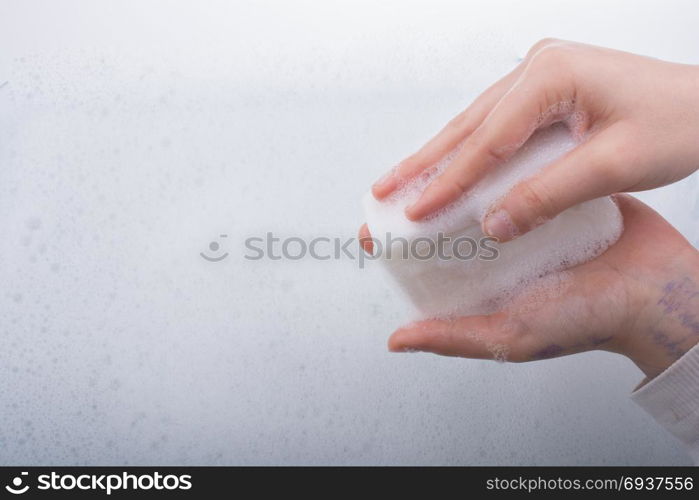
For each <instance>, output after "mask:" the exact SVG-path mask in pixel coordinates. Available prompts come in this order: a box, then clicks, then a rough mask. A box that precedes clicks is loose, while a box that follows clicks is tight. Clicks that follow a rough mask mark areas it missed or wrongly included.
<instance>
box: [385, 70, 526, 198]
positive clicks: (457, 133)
mask: <svg viewBox="0 0 699 500" xmlns="http://www.w3.org/2000/svg"><path fill="white" fill-rule="evenodd" d="M523 67H524V63H520V64H519V65H518V66H517V67H516V68H515V69H514V70H512V71H511V72H510V73H509V74H507V75H506V76H504V77H503V78H501V79H500V80H499V81H497V82H496V83H495V84H493V85H492V86H490V87H489V88H488V89H487V90H486V91H485V92H483V93H482V94H481V95H480V96H479V97H478V98H477V99H476V100H475V101H473V103H472V104H471V105H470V106H469V107H468V108H466V110H464V111H462V112H461V113H459V114H458V115H457V116H456V117H454V118H453V119H452V120H451V121H450V122H449V123H448V124H447V125H446V126H445V127H444V128H443V129H442V130H441V131H440V132H439V133H438V134H437V135H436V136H434V137H433V138H432V139H430V140H429V141H428V142H427V143H426V144H425V145H424V146H423V147H422V148H420V150H419V151H417V152H416V153H415V154H413V155H411V156H409V157H408V158H406V159H405V160H403V161H402V162H400V163H399V164H398V165H397V166H396V167H394V168H393V169H392V170H391V171H389V172H388V173H387V174H386V175H384V176H383V177H382V178H381V179H379V180H378V181H376V182H375V183H374V185H373V186H372V188H371V192H372V194H373V195H374V197H375V198H376V199H377V200H381V199H383V198H386V197H387V196H389V195H390V194H391V193H392V192H393V191H395V190H396V189H397V188H398V187H399V186H401V185H403V184H404V183H405V182H407V181H409V180H410V179H412V178H413V177H415V176H417V175H418V174H420V173H421V172H423V171H424V170H425V169H426V168H428V167H430V166H432V165H434V164H435V163H437V162H438V161H439V160H441V159H442V158H443V157H444V156H445V155H446V154H447V153H449V152H450V151H451V150H453V149H454V148H455V147H456V146H457V145H458V144H459V142H461V141H462V140H463V139H464V138H465V137H467V136H468V135H469V134H470V133H471V132H473V131H474V130H475V129H476V128H477V127H478V126H479V125H480V124H481V123H482V122H483V120H484V119H485V117H486V116H487V115H488V113H489V112H490V110H491V109H492V108H493V106H495V104H497V102H498V101H499V100H500V98H502V96H503V95H504V94H505V92H507V91H508V90H509V88H510V87H511V86H512V84H513V83H514V82H515V81H516V80H517V78H518V77H519V75H520V73H521V72H522V71H523Z"/></svg>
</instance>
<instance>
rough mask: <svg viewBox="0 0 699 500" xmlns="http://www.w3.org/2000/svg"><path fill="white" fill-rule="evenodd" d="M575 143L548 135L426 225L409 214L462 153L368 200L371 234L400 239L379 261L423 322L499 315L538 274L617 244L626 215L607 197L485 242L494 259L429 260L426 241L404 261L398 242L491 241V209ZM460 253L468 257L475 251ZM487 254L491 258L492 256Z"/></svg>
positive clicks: (558, 131)
mask: <svg viewBox="0 0 699 500" xmlns="http://www.w3.org/2000/svg"><path fill="white" fill-rule="evenodd" d="M574 146H575V142H574V140H573V139H572V137H571V136H570V134H569V132H568V130H567V129H566V128H565V127H564V126H562V125H554V126H553V127H550V128H548V129H545V130H541V131H539V132H537V133H535V134H534V135H533V136H532V137H531V138H530V139H529V141H527V143H526V144H525V145H524V146H523V147H522V148H521V150H520V151H519V152H518V153H517V154H516V155H515V156H514V157H513V158H512V159H510V160H509V161H508V162H506V163H505V164H503V165H500V166H497V167H495V168H493V169H492V171H491V172H489V174H488V175H487V176H486V177H485V178H484V179H483V180H482V181H481V182H479V184H478V185H477V186H476V187H475V188H474V189H472V190H470V191H469V192H468V193H466V194H465V195H464V196H463V197H461V198H460V199H459V200H457V201H456V202H454V203H453V204H451V205H450V206H449V207H447V208H446V209H444V210H442V211H441V212H439V213H438V214H437V215H436V216H433V217H430V218H429V219H428V220H424V221H419V222H413V221H410V220H408V219H407V218H406V217H405V213H404V210H405V208H406V207H407V206H408V205H410V204H411V203H413V202H414V201H415V200H417V198H418V197H419V195H420V193H421V192H422V191H423V189H424V187H425V186H426V185H427V183H428V182H429V181H430V180H432V179H433V178H434V177H435V176H436V175H438V174H439V173H441V172H442V171H443V170H444V169H445V168H446V166H447V165H448V164H449V163H450V162H451V161H452V160H453V158H454V156H455V155H456V151H453V152H451V153H450V154H449V155H447V156H446V157H445V158H444V159H442V160H441V161H440V162H439V163H437V164H436V165H434V166H433V167H431V168H430V169H429V172H430V173H429V175H423V176H420V177H418V178H416V179H414V180H413V181H412V182H410V183H409V184H407V185H406V186H404V187H402V188H401V189H400V190H399V191H398V192H396V193H394V194H393V195H392V196H391V197H390V198H389V199H387V200H384V201H380V202H379V201H377V200H376V199H375V198H374V197H373V196H372V195H371V193H367V194H366V195H365V197H364V201H363V204H364V211H365V215H366V220H367V225H368V227H369V231H370V232H371V235H372V237H374V238H375V239H377V240H379V241H380V242H381V244H385V243H386V241H388V239H387V238H388V236H387V235H389V234H390V238H391V239H392V240H394V242H393V244H392V248H391V254H390V255H389V252H387V248H381V256H380V261H381V262H382V263H383V264H384V265H385V267H386V269H387V270H388V271H389V273H390V274H391V275H392V276H393V277H394V278H395V280H396V281H397V282H398V284H399V285H400V287H401V288H402V289H403V290H404V291H405V292H406V293H407V295H408V297H409V298H410V299H411V301H412V303H413V304H414V305H415V306H416V308H417V310H418V311H417V312H418V316H419V317H420V318H432V317H449V316H454V315H460V316H461V315H474V314H488V313H492V312H494V311H497V310H499V309H501V308H502V307H503V305H504V304H505V303H506V302H507V301H509V300H511V299H512V298H513V297H514V296H516V295H517V293H519V292H520V291H521V290H522V289H523V288H524V287H526V286H527V285H529V284H531V283H532V282H533V281H534V280H536V279H537V278H538V277H541V276H544V275H546V274H548V273H550V272H552V271H558V270H562V269H566V268H569V267H572V266H575V265H577V264H581V263H583V262H586V261H588V260H591V259H593V258H594V257H596V256H598V255H600V254H601V253H603V252H604V251H605V250H606V249H607V248H608V247H609V246H610V245H612V244H614V242H616V240H617V239H618V238H619V236H620V234H621V232H622V230H623V221H622V217H621V214H620V212H619V209H618V208H617V206H616V204H615V203H614V202H613V200H612V199H611V198H609V197H604V198H599V199H596V200H592V201H588V202H585V203H582V204H580V205H578V206H575V207H572V208H570V209H568V210H566V211H565V212H563V213H561V214H560V215H558V216H557V217H555V218H554V219H552V220H549V221H547V222H546V223H545V224H543V225H541V226H539V227H538V228H536V229H535V230H533V231H531V232H529V233H527V234H525V235H523V236H521V237H519V238H517V239H515V240H513V241H510V242H508V243H503V244H497V243H495V242H490V243H486V245H487V246H489V247H494V248H496V249H497V251H498V257H497V258H496V259H494V260H485V259H483V258H472V259H469V260H464V259H456V258H454V257H452V258H451V259H440V258H439V257H437V256H434V257H432V258H430V259H423V258H420V255H426V253H427V250H429V247H426V246H424V243H423V244H421V245H422V248H423V251H422V252H420V253H419V255H418V256H417V257H416V256H415V255H414V252H408V258H407V259H404V258H403V257H404V256H405V255H404V252H403V251H402V250H403V247H404V245H405V244H404V243H403V242H402V241H401V240H400V239H399V238H404V239H405V240H406V241H408V242H414V241H415V240H416V239H417V238H430V239H431V240H432V241H437V238H438V235H439V233H443V234H444V235H446V236H449V237H451V238H457V237H469V238H472V239H473V240H475V241H478V240H480V239H481V238H484V237H485V235H484V234H483V232H482V230H481V219H482V218H483V216H484V215H485V213H486V211H487V210H488V209H489V208H490V207H491V206H492V204H493V203H494V202H495V201H496V200H498V199H499V198H501V197H502V196H504V195H505V194H506V193H507V192H508V191H509V190H510V189H511V188H512V187H513V186H514V185H515V184H517V182H519V181H520V180H523V179H525V178H527V177H529V176H531V175H532V174H534V173H535V172H537V171H538V170H539V169H541V168H542V167H544V166H546V165H548V164H550V163H551V162H552V161H554V160H555V159H557V158H559V157H560V156H562V155H563V154H564V153H566V152H567V151H569V150H570V149H572V148H573V147H574ZM384 246H385V245H384ZM416 248H418V249H420V248H421V246H420V245H418V246H417V247H416ZM446 248H447V249H448V248H450V247H449V245H447V246H446ZM418 251H419V250H418ZM461 253H462V255H465V254H466V253H468V248H466V250H465V251H464V250H462V251H461ZM481 254H482V255H481V256H484V257H490V256H491V255H492V252H490V251H485V252H481Z"/></svg>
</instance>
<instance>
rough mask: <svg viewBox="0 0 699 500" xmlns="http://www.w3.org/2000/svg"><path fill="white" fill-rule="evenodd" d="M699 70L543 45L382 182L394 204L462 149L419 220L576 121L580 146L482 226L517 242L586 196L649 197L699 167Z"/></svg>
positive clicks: (379, 194) (417, 213) (416, 207)
mask: <svg viewBox="0 0 699 500" xmlns="http://www.w3.org/2000/svg"><path fill="white" fill-rule="evenodd" d="M698 96H699V67H697V66H690V65H684V64H674V63H669V62H665V61H660V60H657V59H652V58H649V57H643V56H639V55H635V54H629V53H626V52H621V51H616V50H610V49H606V48H601V47H594V46H590V45H583V44H579V43H573V42H565V41H561V40H553V39H546V40H542V41H540V42H538V43H537V44H536V45H534V46H533V47H532V48H531V50H530V51H529V53H528V54H527V56H526V57H525V59H524V60H523V61H522V62H521V64H519V65H518V66H517V67H516V68H515V69H514V70H513V71H512V72H511V73H510V74H508V75H506V76H505V77H504V78H502V79H501V80H500V81H498V82H497V83H495V84H494V85H493V86H491V87H490V88H489V89H488V90H486V91H485V92H484V93H483V94H482V95H481V96H479V97H478V98H477V99H476V100H475V101H474V102H473V104H471V105H470V106H469V107H468V108H467V109H466V110H465V111H463V112H462V113H460V114H459V115H458V116H456V117H455V118H454V119H453V120H451V121H450V122H449V123H448V124H447V125H446V127H444V129H443V130H442V131H441V132H439V133H438V134H437V136H435V137H434V138H433V139H432V140H430V141H429V142H428V143H427V144H425V146H423V147H422V148H421V149H420V150H419V151H418V152H417V153H415V154H413V155H412V156H410V157H409V158H406V159H405V160H404V161H402V162H401V163H400V164H399V165H398V166H397V167H395V168H394V169H393V170H392V171H391V172H389V173H388V174H387V175H385V176H384V177H383V178H382V179H381V180H380V181H378V182H377V183H376V184H374V186H373V188H372V191H373V193H374V196H375V197H376V198H377V199H379V200H381V199H383V198H385V197H387V196H389V195H390V194H391V193H392V192H393V191H394V190H395V189H396V188H398V187H399V186H400V185H401V184H402V183H404V182H405V181H406V180H408V179H410V178H412V177H414V176H416V175H418V174H420V173H421V172H423V171H424V170H425V169H427V168H429V167H430V166H431V165H433V164H434V163H435V162H436V161H438V160H439V159H440V158H441V157H443V156H444V155H445V154H446V153H447V152H449V151H451V150H453V149H454V148H455V147H456V146H457V145H458V144H459V143H461V142H462V141H463V146H462V147H461V149H460V152H459V153H458V155H457V156H456V158H455V160H454V161H453V162H452V164H451V165H450V166H449V167H448V168H447V169H446V170H445V171H444V172H443V173H442V175H440V176H439V177H437V178H436V179H435V180H434V181H433V182H432V183H431V184H430V185H429V186H427V188H426V189H425V190H424V192H423V194H422V196H421V197H420V198H419V199H418V201H417V202H415V203H414V204H413V205H412V206H410V207H408V208H407V209H406V216H407V217H408V218H409V219H411V220H420V219H423V218H424V217H427V216H429V215H430V214H432V213H433V212H435V211H436V210H439V209H440V208H443V207H445V206H447V205H448V204H450V203H451V202H453V201H455V200H456V199H457V198H459V197H460V196H461V195H462V194H464V193H467V192H468V191H469V189H471V188H472V187H473V186H474V185H475V184H476V183H477V182H478V181H479V180H480V179H481V178H482V177H483V176H484V175H485V174H486V173H487V172H488V171H489V170H490V169H494V168H497V167H498V165H499V164H500V163H502V162H503V161H506V160H507V159H508V158H509V157H511V156H512V155H513V154H514V153H515V152H516V151H517V150H518V149H519V147H520V146H521V145H522V144H524V142H525V141H526V140H527V139H528V138H529V136H530V135H531V134H532V133H533V132H534V131H535V130H536V129H537V128H539V127H542V126H546V125H549V124H551V123H553V122H557V121H565V122H567V123H569V124H570V126H571V128H572V131H573V133H574V135H575V136H576V137H577V138H578V139H579V140H580V144H579V145H578V147H576V148H574V149H573V150H572V151H571V152H570V153H568V154H567V155H565V156H564V157H563V158H561V159H560V160H558V161H556V162H554V163H553V164H551V165H550V166H548V167H546V168H544V169H543V170H542V171H541V172H540V173H539V174H538V175H536V176H534V177H532V178H530V179H528V180H526V181H524V182H522V183H520V184H519V185H518V186H516V187H515V188H514V189H513V190H512V191H511V192H510V193H509V194H508V195H506V196H505V197H504V198H503V199H501V200H499V201H498V202H497V203H496V204H495V205H494V206H493V207H491V209H490V210H489V211H488V213H487V214H486V217H484V220H483V232H484V233H485V234H488V235H489V236H493V237H496V238H498V239H499V240H500V241H502V242H504V241H508V240H510V239H513V238H516V237H517V236H519V235H521V234H524V233H526V232H527V231H529V230H531V229H533V228H534V227H536V226H537V225H539V224H541V223H542V222H544V221H546V220H547V219H550V218H552V217H554V216H555V215H557V214H558V213H560V212H562V211H563V210H565V209H567V208H569V207H571V206H573V205H577V204H578V203H581V202H583V201H586V200H591V199H594V198H598V197H600V196H605V195H609V194H612V193H619V192H633V191H640V190H646V189H651V188H655V187H659V186H663V185H665V184H669V183H672V182H675V181H677V180H679V179H681V178H683V177H686V176H688V175H689V174H691V173H692V172H693V171H694V170H696V169H697V167H698V166H699V140H697V136H698V134H699V98H698Z"/></svg>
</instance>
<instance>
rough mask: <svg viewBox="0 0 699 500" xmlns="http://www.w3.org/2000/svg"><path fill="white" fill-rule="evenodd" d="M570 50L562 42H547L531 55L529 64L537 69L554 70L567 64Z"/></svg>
mask: <svg viewBox="0 0 699 500" xmlns="http://www.w3.org/2000/svg"><path fill="white" fill-rule="evenodd" d="M570 57H571V51H570V50H568V47H567V46H566V45H565V44H564V43H555V44H553V43H552V44H549V45H546V46H545V47H542V48H541V49H539V50H538V51H536V52H535V53H534V54H532V57H531V63H530V64H531V65H532V66H533V67H534V68H536V69H539V70H548V71H551V70H555V69H559V68H560V67H561V66H567V65H568V62H569V61H570Z"/></svg>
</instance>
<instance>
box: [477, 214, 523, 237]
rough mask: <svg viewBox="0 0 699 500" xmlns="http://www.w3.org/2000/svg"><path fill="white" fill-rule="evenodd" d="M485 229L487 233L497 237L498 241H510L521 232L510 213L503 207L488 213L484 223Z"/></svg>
mask: <svg viewBox="0 0 699 500" xmlns="http://www.w3.org/2000/svg"><path fill="white" fill-rule="evenodd" d="M483 229H484V230H485V234H487V235H488V236H492V237H493V238H497V239H498V241H509V240H511V239H513V238H514V237H515V236H517V235H518V234H519V230H518V229H517V226H516V225H515V224H514V223H513V222H512V218H511V217H510V214H509V213H507V211H506V210H503V209H500V210H498V211H496V212H493V213H492V214H490V215H488V216H487V217H486V218H485V222H484V223H483Z"/></svg>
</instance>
